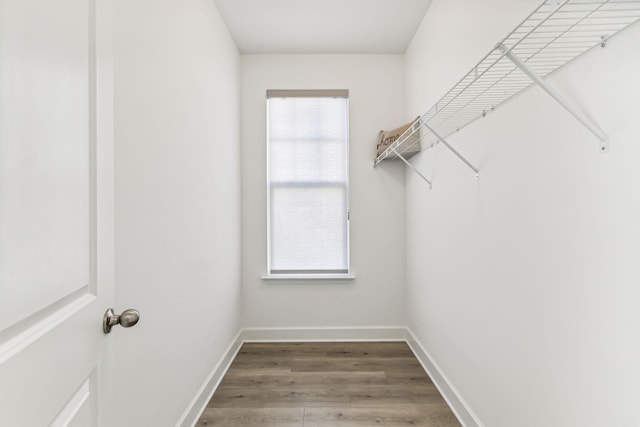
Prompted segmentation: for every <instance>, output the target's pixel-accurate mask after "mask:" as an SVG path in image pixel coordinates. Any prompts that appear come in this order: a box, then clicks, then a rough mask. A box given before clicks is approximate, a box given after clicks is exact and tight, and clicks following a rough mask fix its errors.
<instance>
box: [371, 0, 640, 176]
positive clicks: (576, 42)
mask: <svg viewBox="0 0 640 427" xmlns="http://www.w3.org/2000/svg"><path fill="white" fill-rule="evenodd" d="M639 19H640V0H563V1H560V2H558V1H557V0H546V1H544V2H542V4H540V6H538V7H537V8H536V9H535V10H534V11H533V12H532V13H531V14H529V16H527V17H526V18H525V19H524V20H523V21H522V22H521V23H520V24H519V25H518V26H517V27H516V28H515V29H514V30H513V31H512V32H511V33H509V34H508V35H507V36H506V37H505V38H504V39H502V40H501V41H500V42H499V43H497V44H496V45H495V47H494V48H493V49H492V50H491V51H490V52H489V53H488V54H487V55H486V56H485V57H484V58H482V60H480V62H478V64H476V66H474V67H472V68H471V70H470V71H469V72H468V73H467V74H466V75H465V76H464V77H463V78H462V79H460V80H459V81H458V82H457V83H456V84H455V85H454V86H453V87H452V88H451V89H450V90H449V91H448V92H447V93H446V94H445V95H444V96H443V97H442V98H440V100H438V102H436V103H435V105H433V106H432V107H431V108H430V109H429V110H427V111H426V112H425V113H424V114H423V115H422V116H421V117H420V123H421V124H423V125H426V126H428V129H430V131H431V132H432V133H433V135H434V136H435V141H433V142H432V143H430V144H426V145H425V147H427V148H429V147H433V146H434V145H436V144H438V143H440V142H445V143H446V144H443V145H445V146H446V147H447V148H449V149H452V148H453V147H451V145H450V143H447V139H448V137H449V136H451V135H452V134H454V133H455V132H458V131H459V130H460V129H462V128H464V127H465V126H468V125H469V124H471V123H473V122H474V121H476V120H478V119H479V118H482V117H485V116H486V115H487V114H489V113H490V112H492V111H494V110H495V109H496V108H497V107H498V106H500V105H502V104H503V103H504V102H505V101H507V100H508V99H510V98H511V97H513V96H514V95H516V94H518V93H520V92H521V91H523V90H524V89H526V88H528V87H529V86H531V85H532V84H534V83H535V84H538V85H539V86H540V87H541V88H542V89H543V90H544V91H545V92H546V93H548V94H549V95H551V96H552V97H553V98H554V99H555V100H556V101H557V102H559V103H560V104H561V105H562V106H563V107H564V108H565V109H566V110H567V111H569V112H570V113H571V115H573V116H574V117H575V118H576V119H577V120H579V121H580V123H582V124H583V125H584V126H586V127H587V129H589V130H590V131H591V132H592V133H593V134H594V135H596V137H597V139H598V140H599V144H600V145H599V148H600V151H601V152H606V151H607V147H608V138H607V135H606V134H605V133H604V132H603V131H602V130H601V129H600V128H599V127H598V126H597V125H596V124H595V123H594V122H593V121H591V120H589V119H587V118H586V117H585V116H584V115H583V114H581V113H580V111H579V110H578V109H577V108H575V107H573V105H572V104H571V103H570V102H568V101H567V100H566V99H565V98H564V97H563V96H562V95H561V94H560V93H559V92H558V91H557V90H554V89H553V88H551V87H550V86H549V85H548V84H547V82H546V81H545V78H546V77H547V76H549V75H550V74H551V73H553V72H555V71H556V70H558V69H559V68H561V67H563V66H564V65H565V64H567V63H569V62H571V61H572V60H573V59H575V58H576V57H578V56H580V55H582V54H583V53H585V52H586V51H588V50H591V49H593V48H595V47H601V48H604V47H605V46H606V45H607V44H608V43H610V42H611V38H612V37H613V36H614V35H615V34H616V33H618V32H619V31H622V30H624V29H625V28H627V27H629V26H630V25H632V24H634V23H636V22H637V21H638V20H639ZM426 126H425V127H426ZM416 131H417V130H416V129H413V128H410V129H409V130H408V131H407V132H405V134H403V135H401V136H400V138H398V140H396V141H395V142H394V143H393V144H392V145H391V146H389V147H388V148H387V150H386V151H385V152H383V153H382V154H380V155H379V156H378V157H377V158H376V159H375V161H374V165H378V164H379V163H380V162H381V161H383V160H385V159H390V158H398V154H402V153H403V152H404V151H406V149H407V148H408V147H410V146H411V145H413V144H415V143H416V142H415V140H416V139H417V138H415V137H413V138H412V139H413V140H414V141H413V142H412V141H410V137H412V135H413V134H414V133H415V132H416ZM423 149H424V148H423ZM456 153H457V152H455V151H454V154H456ZM459 154H460V153H457V154H456V156H458V157H459V158H461V160H462V159H464V158H462V156H460V155H459ZM405 160H406V159H405ZM463 161H465V160H463ZM465 163H467V162H466V161H465ZM467 166H469V167H470V168H472V169H474V171H476V174H477V169H475V167H473V166H472V165H471V164H470V163H467Z"/></svg>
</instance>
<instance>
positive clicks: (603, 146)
mask: <svg viewBox="0 0 640 427" xmlns="http://www.w3.org/2000/svg"><path fill="white" fill-rule="evenodd" d="M498 49H499V50H500V51H501V52H502V53H503V54H504V56H506V57H507V58H509V60H511V62H513V64H514V65H515V66H516V67H518V68H519V69H520V70H521V71H522V72H523V73H525V74H526V75H527V76H528V77H529V78H530V79H531V80H533V82H534V83H535V84H537V85H538V86H540V88H542V90H544V91H545V92H546V93H547V94H548V95H549V96H551V97H552V98H553V99H555V100H556V102H557V103H558V104H560V106H562V108H564V109H565V110H567V112H569V114H571V115H572V116H573V117H574V118H575V119H576V120H578V121H579V122H580V123H582V125H583V126H584V127H586V128H587V129H588V130H589V131H590V132H591V133H593V134H594V135H595V136H596V137H597V138H598V139H599V140H600V152H601V153H606V152H607V151H609V137H608V136H607V134H606V133H604V132H603V131H602V129H600V128H599V127H598V125H596V124H595V123H593V121H591V120H590V119H589V118H587V117H585V116H584V114H582V113H581V112H580V111H579V110H577V109H576V108H575V107H573V106H572V105H571V104H570V103H569V102H568V101H567V100H565V99H564V98H563V97H562V96H561V95H560V94H559V93H558V92H557V91H556V90H555V89H553V88H552V87H550V86H549V84H548V83H547V82H546V81H545V80H543V79H542V78H541V77H540V76H538V75H537V74H536V73H534V72H533V70H532V69H531V68H529V66H528V65H527V64H525V63H524V62H523V61H522V60H521V59H520V58H518V57H517V56H516V55H515V54H514V53H513V52H511V50H510V49H509V48H508V47H507V46H505V45H504V44H500V45H498Z"/></svg>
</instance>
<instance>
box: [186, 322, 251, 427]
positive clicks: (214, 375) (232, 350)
mask: <svg viewBox="0 0 640 427" xmlns="http://www.w3.org/2000/svg"><path fill="white" fill-rule="evenodd" d="M242 334H243V331H242V329H241V330H240V332H238V335H236V337H235V339H234V340H233V341H232V342H231V344H230V345H229V347H228V348H227V351H226V352H225V353H224V354H223V355H222V358H221V359H220V361H219V362H218V363H217V364H216V366H214V368H213V371H211V373H210V374H209V376H208V377H207V379H206V381H205V382H204V384H203V385H202V387H200V390H198V392H197V393H196V396H195V397H194V398H193V400H191V403H190V404H189V406H187V409H186V410H185V411H184V414H182V417H180V420H178V422H177V423H176V427H194V426H195V425H196V423H197V422H198V419H199V418H200V415H201V414H202V413H203V412H204V410H205V409H206V407H207V404H208V403H209V401H210V400H211V397H213V393H215V391H216V390H217V388H218V386H219V385H220V381H222V378H224V375H225V374H226V373H227V370H228V369H229V366H231V362H233V359H235V357H236V354H238V351H239V350H240V347H242V344H243V342H244V341H243V340H242Z"/></svg>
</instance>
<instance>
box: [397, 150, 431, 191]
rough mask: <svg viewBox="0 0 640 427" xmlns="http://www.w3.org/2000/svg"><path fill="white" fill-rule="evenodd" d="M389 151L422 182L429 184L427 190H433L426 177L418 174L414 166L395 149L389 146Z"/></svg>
mask: <svg viewBox="0 0 640 427" xmlns="http://www.w3.org/2000/svg"><path fill="white" fill-rule="evenodd" d="M391 151H393V152H394V153H395V155H396V156H398V158H399V159H400V160H402V161H403V162H404V164H405V165H407V166H408V167H409V168H410V169H411V170H412V171H414V172H415V173H417V174H418V175H419V176H420V178H422V179H424V180H425V182H426V183H427V184H429V190H431V189H432V188H433V187H432V186H431V181H429V180H428V179H427V177H426V176H424V175H422V174H421V173H420V171H419V170H418V169H417V168H416V167H415V166H413V165H412V164H411V162H409V161H408V160H407V159H405V158H404V156H403V155H402V154H400V153H399V152H398V151H396V149H395V147H393V146H391Z"/></svg>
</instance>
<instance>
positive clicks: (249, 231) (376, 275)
mask: <svg viewBox="0 0 640 427" xmlns="http://www.w3.org/2000/svg"><path fill="white" fill-rule="evenodd" d="M403 69H404V68H403V57H402V56H401V55H389V56H367V55H344V56H321V55H320V56H314V55H284V56H274V55H243V56H242V59H241V101H240V104H241V119H242V165H243V172H242V234H243V236H242V245H243V257H242V281H243V289H244V291H243V313H244V325H245V326H247V327H253V328H255V327H257V328H269V327H282V328H289V327H353V326H355V327H366V326H404V324H405V315H404V307H405V299H404V281H405V273H404V266H405V264H404V230H405V226H404V179H403V171H402V166H401V165H399V164H394V163H388V164H384V165H383V166H380V167H378V168H376V169H374V168H373V167H372V166H373V157H374V153H375V145H376V136H377V133H378V131H379V130H380V129H383V128H385V129H388V128H394V127H396V126H398V125H400V124H402V123H405V122H407V121H408V120H409V118H407V116H405V115H404V111H403V110H404V72H403ZM267 89H349V94H350V99H349V103H350V141H349V144H350V153H349V155H350V184H351V205H350V207H351V225H350V227H351V266H352V269H353V272H354V273H355V274H356V276H357V278H356V279H355V280H353V281H345V282H321V283H319V282H313V283H291V282H288V283H277V282H265V281H263V280H262V279H261V275H263V274H265V273H266V267H267V260H266V251H267V242H266V236H267V230H266V226H267V223H266V212H267V207H266V158H265V155H266V154H265V153H266V136H265V130H266V121H265V114H266V111H265V107H266V90H267Z"/></svg>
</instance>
